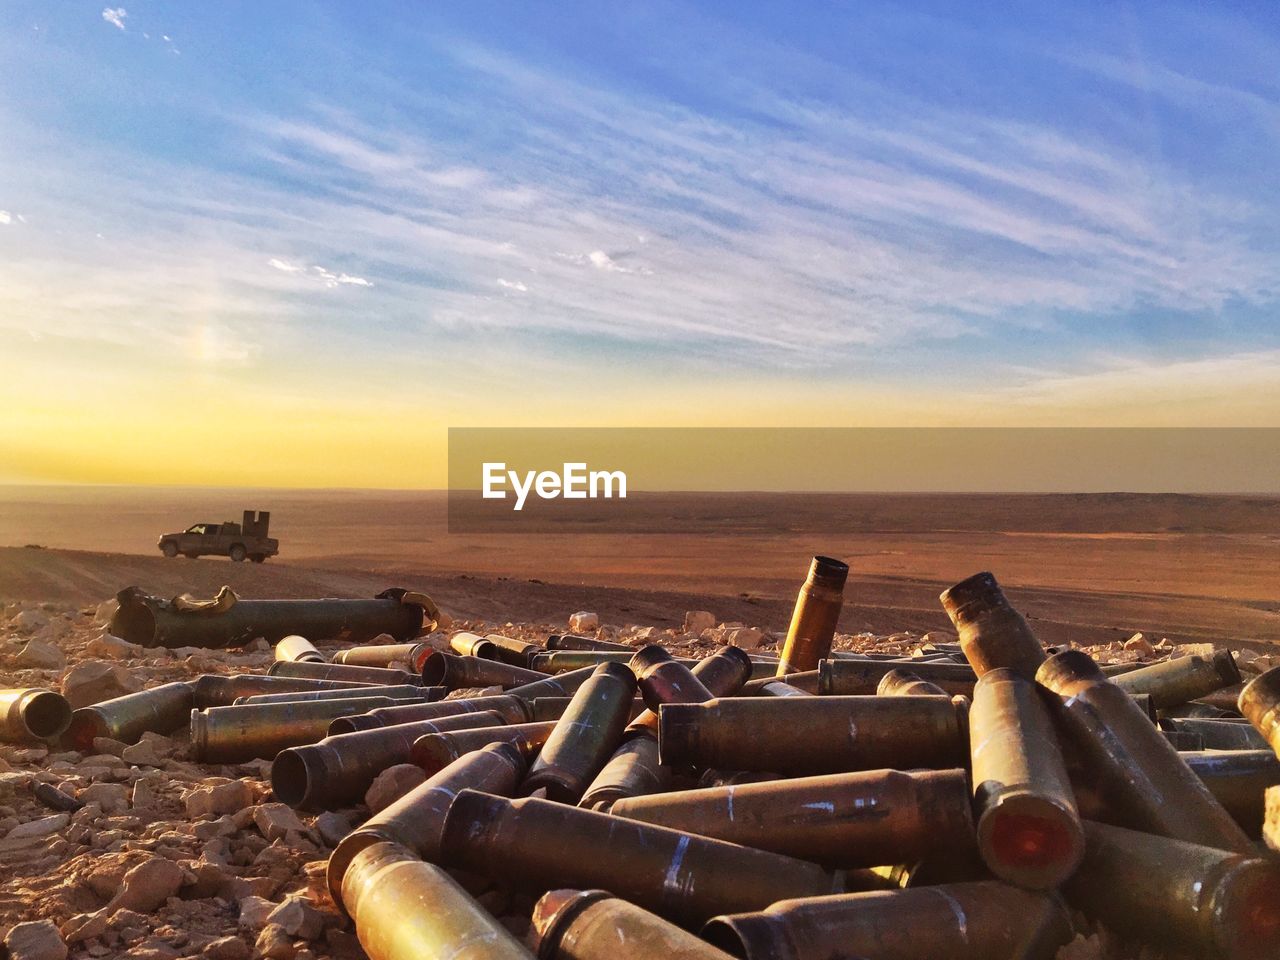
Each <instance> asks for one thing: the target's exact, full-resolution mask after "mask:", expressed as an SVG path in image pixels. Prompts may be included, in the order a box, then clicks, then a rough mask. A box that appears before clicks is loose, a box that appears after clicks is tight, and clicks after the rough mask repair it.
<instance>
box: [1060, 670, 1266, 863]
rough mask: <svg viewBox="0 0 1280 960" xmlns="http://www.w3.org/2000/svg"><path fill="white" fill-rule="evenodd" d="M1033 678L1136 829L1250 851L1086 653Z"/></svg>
mask: <svg viewBox="0 0 1280 960" xmlns="http://www.w3.org/2000/svg"><path fill="white" fill-rule="evenodd" d="M1036 679H1037V681H1038V682H1039V683H1040V684H1041V685H1042V686H1043V687H1045V688H1047V689H1048V690H1051V691H1052V692H1053V693H1055V694H1057V696H1056V698H1055V697H1047V698H1046V702H1048V703H1049V704H1050V706H1051V708H1052V711H1051V712H1052V713H1053V714H1054V716H1055V720H1056V721H1057V723H1058V727H1059V729H1060V730H1062V731H1063V732H1064V733H1066V734H1067V735H1068V737H1069V739H1070V741H1071V743H1072V745H1073V746H1074V748H1075V749H1076V750H1077V751H1078V752H1079V753H1080V754H1081V755H1082V756H1083V758H1084V759H1085V760H1086V762H1087V763H1089V764H1091V765H1092V766H1093V767H1094V768H1095V769H1096V770H1097V771H1098V774H1099V776H1100V777H1101V779H1102V782H1103V784H1104V789H1105V790H1106V792H1107V793H1108V794H1109V795H1110V796H1111V797H1112V799H1113V802H1115V803H1117V804H1120V805H1122V806H1123V807H1124V808H1125V814H1126V815H1127V816H1129V817H1132V818H1133V820H1134V822H1135V823H1136V824H1138V825H1139V826H1141V827H1142V828H1143V829H1145V830H1148V831H1150V832H1151V833H1158V834H1161V835H1164V836H1168V837H1173V838H1175V839H1178V840H1186V841H1187V842H1189V843H1202V844H1205V845H1206V846H1213V847H1218V848H1220V849H1222V850H1235V851H1238V852H1246V851H1248V850H1250V849H1252V846H1253V845H1252V843H1251V842H1250V840H1249V838H1248V837H1247V836H1245V834H1244V832H1243V831H1242V830H1241V829H1240V827H1239V826H1238V825H1237V824H1236V822H1235V821H1234V820H1232V819H1231V815H1230V814H1228V813H1227V811H1226V810H1224V809H1223V808H1222V805H1221V804H1220V803H1218V801H1217V800H1215V799H1214V798H1213V794H1212V793H1210V792H1209V789H1208V788H1207V787H1206V786H1205V785H1204V784H1203V783H1202V782H1201V781H1200V779H1199V778H1198V777H1197V776H1196V775H1195V774H1194V773H1192V772H1191V771H1190V770H1189V769H1188V768H1187V765H1186V764H1185V763H1184V762H1183V761H1182V759H1181V758H1180V757H1179V756H1178V751H1177V750H1175V749H1174V747H1173V746H1172V744H1170V743H1169V741H1168V740H1166V739H1165V737H1164V735H1163V734H1162V733H1161V732H1160V731H1159V730H1157V729H1156V728H1155V727H1154V726H1152V724H1151V721H1150V720H1148V719H1147V717H1146V715H1145V714H1143V712H1142V710H1141V709H1140V708H1139V707H1138V706H1137V705H1136V704H1135V703H1134V702H1133V700H1132V699H1131V698H1130V697H1129V695H1128V694H1127V693H1125V692H1124V691H1123V690H1121V689H1120V688H1119V687H1117V686H1116V685H1115V684H1114V683H1112V682H1111V681H1110V680H1108V679H1107V678H1106V677H1105V676H1103V674H1102V671H1100V670H1099V669H1098V666H1097V664H1095V663H1094V662H1093V660H1092V659H1091V658H1090V657H1089V655H1088V654H1086V653H1082V652H1081V651H1079V650H1067V651H1064V652H1063V653H1059V654H1055V655H1054V656H1052V657H1050V658H1049V659H1048V660H1046V661H1045V663H1044V665H1043V666H1042V667H1041V668H1040V671H1039V673H1038V674H1037V676H1036Z"/></svg>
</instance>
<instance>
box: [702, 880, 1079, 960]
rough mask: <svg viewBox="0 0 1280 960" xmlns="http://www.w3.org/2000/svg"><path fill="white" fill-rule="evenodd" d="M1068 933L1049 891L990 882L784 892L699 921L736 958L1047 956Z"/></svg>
mask: <svg viewBox="0 0 1280 960" xmlns="http://www.w3.org/2000/svg"><path fill="white" fill-rule="evenodd" d="M1072 935H1073V931H1072V929H1071V918H1070V916H1069V915H1068V913H1067V910H1066V907H1065V905H1064V904H1063V903H1062V900H1061V898H1059V897H1058V896H1057V895H1056V894H1050V893H1043V892H1039V891H1032V890H1020V889H1018V888H1017V887H1011V886H1008V885H1007V884H1004V883H998V882H995V881H985V882H978V883H952V884H943V885H939V886H931V887H913V888H911V889H908V890H893V891H876V892H871V893H851V894H845V895H844V896H839V897H816V898H813V899H808V900H784V901H782V902H781V903H775V904H774V905H773V906H771V907H770V908H769V909H767V910H763V911H761V912H759V913H744V914H739V915H737V916H732V915H731V916H722V917H716V918H715V919H714V920H712V921H711V922H710V923H708V924H707V925H706V926H705V927H703V929H702V937H703V939H705V940H707V941H709V942H710V943H712V944H713V945H715V946H717V947H721V948H723V949H724V950H726V951H727V952H728V953H730V954H731V955H732V956H735V957H741V958H745V960H860V958H874V960H923V958H926V957H928V958H930V960H935V958H937V960H942V958H946V960H1053V958H1054V956H1055V955H1056V954H1057V952H1058V948H1059V947H1061V946H1062V945H1063V944H1065V943H1067V942H1068V941H1069V940H1071V938H1072Z"/></svg>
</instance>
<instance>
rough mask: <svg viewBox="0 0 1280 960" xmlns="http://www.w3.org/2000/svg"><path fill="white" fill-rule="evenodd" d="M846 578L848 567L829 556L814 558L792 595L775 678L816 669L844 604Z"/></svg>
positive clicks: (831, 638) (827, 652) (824, 653)
mask: <svg viewBox="0 0 1280 960" xmlns="http://www.w3.org/2000/svg"><path fill="white" fill-rule="evenodd" d="M848 578H849V565H848V564H847V563H844V562H843V561H840V560H833V559H832V558H831V557H814V558H813V559H812V560H811V561H810V562H809V573H808V576H806V577H805V581H804V583H803V584H802V585H801V587H800V593H799V594H798V595H797V596H796V605H795V609H794V610H793V611H792V613H791V625H790V626H789V627H788V628H787V638H786V640H784V641H783V644H782V652H781V655H780V656H779V657H778V670H777V674H776V676H778V677H779V678H784V677H786V675H787V674H789V673H803V672H804V671H806V670H815V669H817V666H818V663H819V661H821V660H824V659H826V657H827V655H828V654H829V653H830V652H831V642H832V641H833V640H834V639H835V635H836V624H837V622H838V621H839V619H840V608H841V606H842V605H843V604H844V585H845V581H847V580H848Z"/></svg>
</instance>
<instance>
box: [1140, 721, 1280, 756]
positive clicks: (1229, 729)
mask: <svg viewBox="0 0 1280 960" xmlns="http://www.w3.org/2000/svg"><path fill="white" fill-rule="evenodd" d="M1160 729H1161V730H1166V731H1177V732H1180V733H1189V734H1192V735H1194V736H1197V737H1199V738H1200V742H1201V743H1203V744H1204V749H1205V750H1266V749H1267V748H1268V747H1269V746H1270V744H1268V743H1267V741H1266V738H1265V737H1263V735H1262V734H1260V733H1259V732H1258V731H1257V730H1255V729H1254V728H1253V727H1252V726H1251V725H1249V724H1247V723H1230V722H1228V721H1223V720H1196V719H1191V718H1187V717H1166V718H1165V719H1163V720H1161V721H1160Z"/></svg>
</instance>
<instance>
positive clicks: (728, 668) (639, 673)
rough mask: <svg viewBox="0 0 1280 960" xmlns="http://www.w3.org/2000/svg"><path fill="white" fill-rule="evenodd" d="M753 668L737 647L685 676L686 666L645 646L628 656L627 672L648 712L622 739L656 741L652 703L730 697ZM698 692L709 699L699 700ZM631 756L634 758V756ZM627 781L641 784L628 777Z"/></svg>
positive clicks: (706, 659)
mask: <svg viewBox="0 0 1280 960" xmlns="http://www.w3.org/2000/svg"><path fill="white" fill-rule="evenodd" d="M757 666H759V664H756V663H753V662H752V660H751V658H750V657H749V656H747V654H746V653H744V652H743V651H742V650H741V649H739V648H738V647H734V646H723V647H720V648H718V649H717V650H716V652H715V653H713V654H712V655H711V656H709V657H704V658H703V659H702V660H699V661H698V662H697V663H696V664H694V666H693V668H692V669H689V670H688V674H687V676H686V674H685V673H684V672H683V671H685V670H687V669H688V668H687V667H686V665H685V664H683V663H681V662H679V661H675V660H673V659H671V658H669V657H668V656H667V654H666V651H665V650H663V649H662V648H661V647H659V646H656V645H651V646H648V647H645V648H644V649H642V650H640V651H639V652H637V653H636V655H635V656H634V657H632V659H631V669H632V672H634V673H635V674H636V677H637V678H639V681H640V690H641V693H642V694H643V695H644V697H645V703H646V706H647V707H648V709H646V710H645V711H644V712H643V713H641V714H640V715H639V716H637V717H636V718H635V719H634V720H632V721H631V723H629V724H628V725H627V732H626V736H628V737H634V736H637V735H639V734H645V735H647V736H651V737H653V738H654V739H657V736H658V714H657V713H656V712H655V704H657V705H661V704H662V703H701V702H703V700H704V699H713V698H715V697H729V696H733V695H734V694H736V693H738V692H739V691H740V690H741V689H742V688H743V687H744V686H745V685H746V684H747V682H748V681H749V680H750V679H751V675H752V671H753V670H754V668H756V667H757ZM767 679H769V680H772V679H773V678H772V677H769V678H767ZM646 686H647V691H648V692H647V693H646V692H645V691H646ZM702 691H706V692H707V693H709V694H710V695H711V696H710V697H706V698H704V697H702ZM664 698H665V699H664ZM681 698H683V699H681ZM631 756H632V757H633V758H634V757H635V755H634V754H632V755H631ZM631 782H632V783H639V782H641V781H640V780H636V779H635V778H632V779H631Z"/></svg>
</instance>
